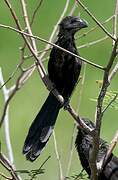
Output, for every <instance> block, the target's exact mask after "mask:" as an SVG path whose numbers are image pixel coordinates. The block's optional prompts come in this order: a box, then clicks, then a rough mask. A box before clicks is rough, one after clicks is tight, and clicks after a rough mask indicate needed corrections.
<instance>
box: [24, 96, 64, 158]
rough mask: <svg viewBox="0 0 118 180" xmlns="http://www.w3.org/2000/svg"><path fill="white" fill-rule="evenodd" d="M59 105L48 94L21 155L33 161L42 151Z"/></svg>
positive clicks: (51, 129)
mask: <svg viewBox="0 0 118 180" xmlns="http://www.w3.org/2000/svg"><path fill="white" fill-rule="evenodd" d="M60 108H61V105H60V103H59V101H58V100H57V99H56V97H55V96H54V95H53V94H51V93H50V94H49V96H48V98H47V99H46V101H45V103H44V104H43V106H42V108H41V110H40V112H39V113H38V114H37V116H36V118H35V120H34V121H33V123H32V124H31V127H30V129H29V132H28V135H27V137H26V140H25V143H24V147H23V154H25V155H26V158H27V159H28V160H30V161H34V160H35V159H36V158H37V157H38V156H39V155H40V153H41V152H42V150H43V149H44V147H45V145H46V143H47V142H48V140H49V137H50V136H51V134H52V131H53V129H54V125H55V122H56V118H57V116H58V113H59V109H60Z"/></svg>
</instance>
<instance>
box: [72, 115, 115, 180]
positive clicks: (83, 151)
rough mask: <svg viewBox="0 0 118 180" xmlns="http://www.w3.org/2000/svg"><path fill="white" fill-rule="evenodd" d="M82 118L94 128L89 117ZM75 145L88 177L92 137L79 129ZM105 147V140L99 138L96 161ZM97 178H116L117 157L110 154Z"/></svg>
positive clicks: (108, 179) (105, 149) (103, 152)
mask: <svg viewBox="0 0 118 180" xmlns="http://www.w3.org/2000/svg"><path fill="white" fill-rule="evenodd" d="M83 120H84V121H85V123H86V124H87V125H88V126H89V127H91V128H94V124H93V123H92V122H91V121H90V120H89V119H85V118H83ZM75 145H76V149H77V152H78V155H79V159H80V161H81V164H82V167H83V168H84V169H85V171H86V172H87V174H88V175H89V177H90V174H91V170H90V167H89V152H90V148H91V147H92V138H91V136H90V135H88V134H87V133H86V132H84V131H83V130H80V129H79V130H78V134H77V137H76V141H75ZM107 148H108V145H107V142H106V141H104V140H102V139H100V148H99V153H98V159H97V161H98V162H99V161H100V160H101V158H102V157H104V156H105V154H106V151H107ZM99 180H118V158H117V157H116V156H114V155H113V154H111V156H110V157H109V159H108V161H107V163H106V165H105V166H104V168H103V170H102V172H101V174H100V176H99Z"/></svg>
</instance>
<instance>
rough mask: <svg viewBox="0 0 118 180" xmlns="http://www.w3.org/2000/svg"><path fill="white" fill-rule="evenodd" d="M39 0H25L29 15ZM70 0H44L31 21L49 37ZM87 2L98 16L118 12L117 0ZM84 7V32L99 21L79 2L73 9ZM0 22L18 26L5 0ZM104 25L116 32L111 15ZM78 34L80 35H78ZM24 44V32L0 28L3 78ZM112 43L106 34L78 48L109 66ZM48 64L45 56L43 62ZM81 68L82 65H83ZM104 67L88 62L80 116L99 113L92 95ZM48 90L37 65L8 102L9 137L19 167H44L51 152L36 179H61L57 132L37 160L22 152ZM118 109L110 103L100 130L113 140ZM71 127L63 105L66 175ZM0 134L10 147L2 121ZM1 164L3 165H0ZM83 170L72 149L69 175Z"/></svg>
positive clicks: (117, 84) (116, 83)
mask: <svg viewBox="0 0 118 180" xmlns="http://www.w3.org/2000/svg"><path fill="white" fill-rule="evenodd" d="M37 2H38V1H32V0H28V1H27V8H28V12H29V15H30V17H31V15H32V13H33V9H34V8H35V7H36V5H37ZM11 3H12V4H13V7H14V9H15V10H16V12H17V15H18V16H19V19H20V22H21V23H22V25H23V23H24V22H23V15H22V8H21V5H20V2H19V1H17V0H12V1H11ZM65 3H66V0H60V1H55V0H50V1H44V2H43V4H42V6H41V8H40V10H39V12H38V14H37V16H36V19H35V21H34V25H33V33H34V34H35V35H38V36H40V37H42V38H45V39H49V37H50V34H51V32H52V30H53V28H54V25H55V24H56V22H57V20H58V18H59V17H60V15H61V13H62V11H63V8H64V6H65ZM73 3H74V0H72V1H71V2H70V5H69V9H68V11H67V15H68V13H69V12H70V9H71V8H72V6H73ZM83 3H84V4H85V5H86V6H87V7H88V8H89V10H90V11H91V12H92V13H93V14H94V15H95V16H96V18H97V19H98V20H99V21H100V22H104V21H105V20H106V19H108V18H109V17H110V16H112V15H113V14H114V9H115V1H113V0H109V1H108V0H104V1H101V0H100V1H97V0H91V1H87V0H83ZM79 12H80V13H81V17H82V18H84V19H86V20H87V21H88V23H89V27H88V29H85V30H82V31H81V32H80V33H78V34H79V35H80V34H83V33H85V32H87V31H88V30H90V29H91V28H92V27H93V26H95V23H94V22H93V20H92V19H91V18H90V17H89V16H88V15H87V14H86V12H84V11H83V9H82V8H80V6H79V7H78V8H77V9H76V11H75V13H74V14H75V15H78V13H79ZM0 23H2V24H7V25H11V26H14V27H16V26H15V24H14V21H13V20H12V18H11V15H10V12H9V10H8V8H7V7H6V4H5V3H4V1H0ZM105 27H106V28H107V29H108V30H109V31H110V32H111V33H112V27H113V23H112V21H110V22H109V23H107V25H105ZM78 34H77V36H78ZM104 36H105V34H104V32H103V31H102V30H101V29H100V28H97V30H96V31H93V32H92V33H90V34H88V35H87V36H85V37H83V38H81V39H77V41H76V44H77V45H79V46H80V45H83V44H84V43H88V42H91V41H94V40H97V39H99V38H102V37H104ZM22 45H23V40H22V38H21V36H20V35H18V34H17V33H15V32H12V31H9V30H7V29H2V28H0V67H1V68H2V72H3V75H4V79H5V80H7V79H8V77H9V76H10V75H11V73H12V72H13V70H14V69H15V67H16V65H17V64H18V63H19V60H20V50H19V47H21V46H22ZM37 46H38V48H39V50H41V49H43V48H44V47H45V44H44V43H41V42H39V41H37ZM111 49H112V41H111V39H110V38H108V39H107V40H105V41H103V42H101V43H98V44H96V45H94V46H90V47H86V48H82V49H80V50H79V51H80V54H81V56H82V57H84V58H87V59H89V60H91V61H93V62H95V63H97V64H100V65H102V66H105V65H106V63H107V62H108V59H109V57H110V53H111ZM31 63H33V59H29V60H27V63H26V66H27V65H29V64H31ZM45 67H47V62H45ZM82 71H83V70H82ZM18 74H19V73H17V74H16V76H15V77H14V78H13V79H12V80H11V81H10V82H9V83H8V84H7V87H10V86H11V85H13V84H14V83H15V80H16V78H17V77H18ZM102 77H103V72H102V71H101V70H98V69H96V68H93V67H92V66H90V65H87V68H86V77H85V84H84V89H83V93H82V97H81V104H80V109H79V114H80V116H82V117H88V118H91V119H92V120H94V116H95V107H96V103H95V102H93V101H91V100H90V99H91V98H95V97H97V95H98V92H99V85H98V84H97V83H96V80H102ZM117 78H118V75H116V76H115V78H114V79H113V81H112V83H111V86H110V88H109V90H115V91H116V90H117V89H118V80H117ZM80 84H81V82H80V83H79V84H78V86H77V88H76V90H75V91H74V93H73V96H72V99H71V104H72V105H73V107H74V108H75V109H76V107H77V104H78V95H79V90H80V86H79V85H80ZM47 95H48V91H47V90H46V88H45V87H44V84H43V83H42V81H41V80H40V77H39V74H38V73H37V71H35V72H34V73H33V75H32V76H31V78H30V79H29V80H28V81H27V83H26V84H25V85H24V86H23V87H22V89H21V90H20V91H18V92H17V94H16V95H15V96H14V98H13V99H12V101H11V102H10V132H11V142H12V146H13V153H14V158H15V165H16V167H17V169H36V168H38V167H40V165H41V164H42V162H43V161H44V160H45V159H46V158H47V157H48V156H49V155H50V156H51V158H50V159H49V160H48V162H47V163H46V164H45V166H44V168H45V174H44V175H41V176H39V177H38V178H37V179H41V180H46V179H50V180H57V179H58V162H57V160H56V156H55V150H54V141H53V136H52V137H51V138H50V141H49V143H48V145H47V146H46V148H45V150H44V151H43V153H42V154H41V156H40V157H39V158H38V159H37V160H36V161H35V162H34V163H31V162H28V161H26V159H25V157H24V156H23V155H22V146H23V142H24V139H25V136H26V134H27V131H28V128H29V126H30V124H31V122H32V120H33V119H34V117H35V116H36V114H37V112H38V111H39V109H40V108H41V106H42V104H43V102H44V101H45V99H46V97H47ZM3 104H4V101H3V94H2V91H0V115H1V114H2V110H3ZM117 116H118V112H117V111H116V110H114V109H111V108H110V109H109V110H108V111H107V112H106V113H105V115H104V117H103V126H102V132H101V136H102V137H103V138H104V139H105V140H107V141H108V142H110V140H111V139H112V137H113V135H114V133H115V131H116V130H117V128H118V122H117ZM72 129H73V120H72V118H71V116H70V115H69V114H68V113H67V112H66V111H63V110H61V111H60V113H59V116H58V121H57V123H56V126H55V132H56V138H57V145H58V150H59V154H60V159H61V162H62V166H63V172H64V175H65V174H66V169H67V164H68V156H69V151H70V142H71V137H72ZM0 140H1V143H2V151H3V152H5V154H7V152H6V144H5V138H4V127H2V129H1V130H0ZM114 153H115V154H117V155H118V150H117V147H116V148H115V151H114ZM1 168H2V167H1V166H0V169H1ZM80 170H81V166H80V163H79V161H78V156H77V153H76V151H75V149H74V154H73V159H72V166H71V170H70V173H69V176H71V175H74V174H78V173H79V172H80Z"/></svg>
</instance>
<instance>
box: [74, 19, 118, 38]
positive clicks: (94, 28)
mask: <svg viewBox="0 0 118 180" xmlns="http://www.w3.org/2000/svg"><path fill="white" fill-rule="evenodd" d="M113 17H114V15H113V16H111V17H109V18H108V19H106V20H105V21H104V22H102V23H101V24H102V25H104V24H106V23H108V22H109V21H111V20H112V19H113ZM97 28H98V25H96V26H95V27H92V28H91V29H90V30H89V31H87V32H85V33H84V34H82V35H80V36H77V37H76V39H80V38H82V37H85V36H87V35H88V34H89V33H91V32H93V31H95V30H96V29H97Z"/></svg>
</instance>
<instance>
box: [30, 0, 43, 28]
mask: <svg viewBox="0 0 118 180" xmlns="http://www.w3.org/2000/svg"><path fill="white" fill-rule="evenodd" d="M43 1H44V0H40V1H39V2H38V5H37V6H36V8H35V9H34V12H33V15H32V19H31V22H30V26H32V24H33V22H34V20H35V17H36V14H37V12H38V10H39V8H40V7H41V5H42V3H43Z"/></svg>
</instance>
